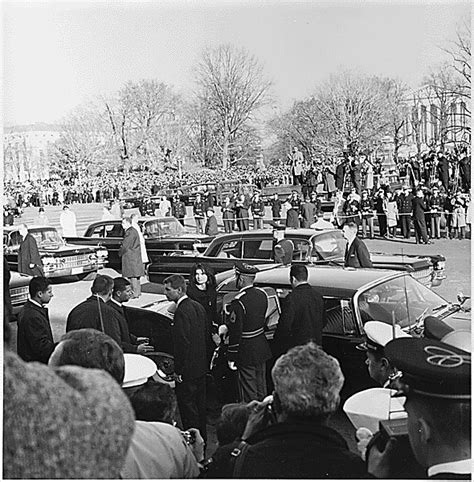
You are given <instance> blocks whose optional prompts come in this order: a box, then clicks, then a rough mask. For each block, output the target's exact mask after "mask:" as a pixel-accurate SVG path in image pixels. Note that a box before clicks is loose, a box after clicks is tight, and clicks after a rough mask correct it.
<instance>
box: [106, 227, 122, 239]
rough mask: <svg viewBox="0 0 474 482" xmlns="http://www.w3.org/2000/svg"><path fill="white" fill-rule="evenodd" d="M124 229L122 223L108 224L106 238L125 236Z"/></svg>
mask: <svg viewBox="0 0 474 482" xmlns="http://www.w3.org/2000/svg"><path fill="white" fill-rule="evenodd" d="M123 236H124V231H123V227H122V225H121V224H106V225H105V237H106V238H123Z"/></svg>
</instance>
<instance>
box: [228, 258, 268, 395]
mask: <svg viewBox="0 0 474 482" xmlns="http://www.w3.org/2000/svg"><path fill="white" fill-rule="evenodd" d="M257 273H258V269H257V268H256V267H255V266H251V265H248V264H246V263H243V262H238V263H236V265H235V274H236V278H237V280H236V282H237V288H238V289H239V290H240V292H239V294H238V295H237V296H236V297H235V298H234V299H233V300H232V302H231V304H230V309H229V312H230V316H229V322H228V334H229V348H228V351H227V354H228V360H229V366H230V368H231V369H235V368H237V370H238V384H239V393H240V398H241V401H243V402H250V401H252V400H262V399H263V398H264V397H265V396H266V395H267V385H266V380H265V363H266V361H267V360H269V359H270V358H271V356H272V353H271V350H270V346H269V345H268V342H267V339H266V337H265V333H264V325H265V314H266V311H267V305H268V301H267V295H266V294H265V292H264V291H263V290H261V289H259V288H255V287H254V286H253V282H254V279H255V275H256V274H257Z"/></svg>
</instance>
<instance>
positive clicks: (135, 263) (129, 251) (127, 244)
mask: <svg viewBox="0 0 474 482" xmlns="http://www.w3.org/2000/svg"><path fill="white" fill-rule="evenodd" d="M122 227H123V229H124V231H125V235H124V237H123V241H122V245H121V246H120V249H119V252H118V254H119V256H120V257H121V258H122V276H124V277H125V278H128V279H129V280H130V282H131V284H132V289H133V298H139V297H140V295H141V286H140V277H141V276H143V275H144V274H145V271H144V270H143V260H142V250H141V247H140V236H139V234H138V232H137V230H136V229H135V228H134V227H133V226H132V220H131V218H129V217H125V218H123V220H122Z"/></svg>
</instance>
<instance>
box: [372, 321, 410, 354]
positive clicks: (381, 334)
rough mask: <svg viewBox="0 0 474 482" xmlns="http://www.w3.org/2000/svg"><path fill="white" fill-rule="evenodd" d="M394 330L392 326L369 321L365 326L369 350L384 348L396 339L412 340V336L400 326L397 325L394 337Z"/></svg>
mask: <svg viewBox="0 0 474 482" xmlns="http://www.w3.org/2000/svg"><path fill="white" fill-rule="evenodd" d="M393 328H394V327H393V326H392V325H389V324H387V323H382V322H381V321H368V322H367V323H366V324H365V325H364V330H365V334H366V336H367V346H368V348H373V349H377V348H384V347H385V345H386V344H387V343H388V342H389V341H392V340H394V339H395V338H411V336H410V335H409V334H408V333H405V332H404V331H403V330H402V329H401V328H400V326H398V325H395V336H394V329H393Z"/></svg>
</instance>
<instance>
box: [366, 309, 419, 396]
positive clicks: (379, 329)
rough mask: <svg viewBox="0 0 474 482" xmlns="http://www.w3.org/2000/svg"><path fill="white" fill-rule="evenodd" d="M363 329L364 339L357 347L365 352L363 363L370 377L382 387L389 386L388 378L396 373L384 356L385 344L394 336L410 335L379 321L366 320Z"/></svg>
mask: <svg viewBox="0 0 474 482" xmlns="http://www.w3.org/2000/svg"><path fill="white" fill-rule="evenodd" d="M361 308H362V307H361ZM364 331H365V338H366V339H365V341H364V343H361V344H360V345H359V346H358V347H357V349H359V350H365V352H366V355H367V359H366V361H365V363H366V364H367V368H368V370H369V375H370V377H371V378H372V379H373V380H375V381H376V382H377V383H379V384H380V385H381V386H382V387H383V388H389V386H390V379H391V378H392V376H394V375H395V374H396V373H397V370H396V368H395V367H394V366H393V365H392V364H391V363H390V361H389V360H388V359H387V357H386V356H385V352H384V349H385V345H386V344H387V343H388V342H389V341H392V340H393V339H395V338H410V335H409V334H408V333H405V332H404V331H403V330H402V329H401V328H400V327H399V326H398V325H395V327H393V326H392V325H387V323H382V322H381V321H368V322H367V323H366V324H365V325H364Z"/></svg>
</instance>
